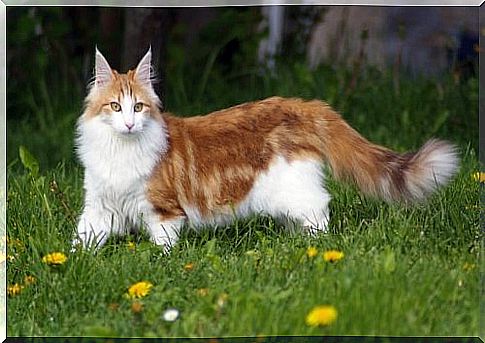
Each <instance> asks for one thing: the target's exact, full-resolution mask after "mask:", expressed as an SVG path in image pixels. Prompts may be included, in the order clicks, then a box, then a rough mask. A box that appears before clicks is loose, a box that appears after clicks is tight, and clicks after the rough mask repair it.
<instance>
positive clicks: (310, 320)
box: [305, 305, 337, 326]
mask: <svg viewBox="0 0 485 343" xmlns="http://www.w3.org/2000/svg"><path fill="white" fill-rule="evenodd" d="M336 319H337V310H336V309H335V307H333V306H328V305H322V306H316V307H314V308H313V309H312V310H311V311H310V312H309V313H308V315H307V316H306V319H305V322H306V323H307V325H309V326H325V325H330V324H332V323H333V322H334V321H335V320H336Z"/></svg>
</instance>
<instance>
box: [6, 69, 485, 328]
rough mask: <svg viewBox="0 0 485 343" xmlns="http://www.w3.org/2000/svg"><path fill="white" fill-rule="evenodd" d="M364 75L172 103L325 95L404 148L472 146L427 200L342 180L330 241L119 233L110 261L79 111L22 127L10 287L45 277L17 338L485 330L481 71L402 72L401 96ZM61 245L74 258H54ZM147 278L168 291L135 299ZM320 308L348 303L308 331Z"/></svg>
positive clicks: (10, 223)
mask: <svg viewBox="0 0 485 343" xmlns="http://www.w3.org/2000/svg"><path fill="white" fill-rule="evenodd" d="M231 77H232V78H231ZM349 77H350V76H349V75H348V73H346V72H345V71H343V70H333V69H331V68H321V69H319V70H318V71H316V72H314V73H310V72H309V71H307V70H306V69H305V68H303V67H301V66H299V65H297V64H296V65H294V66H289V67H288V68H287V69H286V70H285V71H283V70H282V71H281V73H278V77H277V78H269V77H261V76H258V75H257V74H251V75H250V76H244V77H238V76H237V75H236V76H231V75H229V76H227V77H226V78H224V79H221V78H217V77H216V76H213V77H212V78H211V77H209V81H208V82H207V83H206V85H204V87H205V89H204V94H205V95H206V96H205V97H204V98H202V99H199V100H198V101H194V102H192V101H191V99H190V97H189V98H188V99H186V98H185V100H183V101H182V100H180V101H178V100H174V99H182V98H184V97H181V96H176V95H177V94H170V92H171V91H170V90H169V92H168V94H167V97H166V98H167V104H166V106H167V108H169V109H173V110H175V112H177V113H182V114H183V113H192V114H193V113H204V112H208V111H210V110H214V109H217V108H222V107H225V106H228V105H232V104H235V103H238V102H242V101H247V100H254V99H258V98H262V97H265V96H268V95H275V94H277V95H286V96H303V97H306V98H313V97H318V98H322V99H327V100H328V101H329V102H330V103H331V104H332V105H333V106H335V107H336V108H337V109H339V110H340V111H341V112H342V113H343V115H344V117H345V118H346V119H347V120H348V121H349V122H350V123H351V124H352V125H353V126H354V127H356V128H357V129H358V130H359V131H360V132H361V133H363V134H364V135H365V136H366V137H368V138H369V139H371V140H373V141H375V142H378V143H380V144H385V145H387V146H390V147H392V148H393V149H396V150H398V151H405V150H408V149H415V148H417V147H418V146H420V145H421V144H422V143H423V142H424V141H425V140H426V139H427V138H429V137H430V136H439V137H443V138H446V139H450V140H452V141H454V142H456V143H457V144H458V145H459V146H460V149H461V157H462V165H461V169H460V172H459V174H458V176H457V177H456V178H455V179H454V181H453V182H452V183H451V184H450V186H449V187H447V188H445V189H443V190H441V191H440V192H438V193H437V194H435V195H434V196H433V197H431V199H430V200H429V201H428V202H426V203H423V204H419V205H416V206H412V207H403V206H401V205H399V204H391V205H389V204H385V203H383V202H380V201H378V200H373V199H369V198H364V197H362V196H361V195H359V193H358V192H357V191H356V190H355V189H354V188H353V187H351V186H348V185H343V184H341V183H337V182H335V181H333V180H332V179H331V177H330V180H329V182H328V188H329V189H330V191H331V193H332V194H333V196H334V199H333V200H332V202H331V215H332V217H331V222H330V227H331V233H330V234H327V235H323V236H319V237H316V238H309V237H306V236H302V235H298V234H292V233H288V232H285V231H284V229H283V228H282V227H280V226H279V225H278V224H276V223H275V222H274V220H273V219H272V218H268V217H264V216H255V217H252V218H248V219H246V220H241V219H237V220H235V222H234V224H233V225H231V226H229V227H219V228H217V229H216V230H211V229H209V228H208V229H206V230H202V231H200V232H194V231H192V230H186V231H185V232H184V233H183V236H182V237H181V239H180V242H179V243H178V244H177V245H176V246H175V247H174V248H173V250H172V251H171V253H170V254H169V255H164V254H163V252H162V251H161V250H160V249H159V248H158V247H156V246H154V245H152V244H151V243H150V242H149V241H148V239H147V237H146V235H145V234H143V233H142V234H141V235H130V236H128V237H123V238H119V239H111V240H110V241H109V242H108V244H107V245H106V246H105V247H104V248H103V249H102V250H101V251H100V252H99V253H98V254H96V255H93V254H91V253H89V252H78V253H72V254H71V253H69V248H70V247H69V242H70V240H71V237H72V234H73V232H74V228H75V225H76V218H77V216H78V214H79V213H80V209H81V207H82V196H83V193H82V170H81V168H80V167H79V166H78V165H77V163H76V162H75V159H74V158H73V157H72V154H71V153H70V152H69V149H72V137H71V133H72V125H73V124H74V122H75V113H76V111H75V110H74V109H73V108H71V109H69V111H67V112H69V113H71V114H69V113H67V112H66V116H65V117H64V119H63V120H61V121H58V122H56V121H53V122H52V123H50V124H49V123H48V125H47V126H46V127H47V128H49V129H48V130H47V131H50V135H44V131H43V130H45V129H39V127H40V126H38V125H36V124H35V123H31V124H30V125H27V124H26V123H25V121H24V122H23V124H21V121H14V120H11V121H9V122H8V140H9V141H8V142H9V167H8V195H7V200H8V201H7V235H8V239H9V244H8V247H7V248H8V258H7V260H8V263H7V275H8V284H9V285H12V284H15V283H19V284H24V279H25V277H26V276H33V277H35V279H36V282H35V283H33V284H30V285H26V286H25V287H24V288H23V289H22V291H21V292H20V294H17V295H15V296H11V297H9V299H8V309H9V311H8V318H7V319H8V321H7V325H8V332H9V335H11V336H17V335H20V336H24V335H28V336H38V335H39V336H52V335H56V336H64V335H67V336H69V335H74V336H77V335H85V336H140V337H152V336H170V337H179V336H183V337H193V336H204V337H209V336H255V335H392V336H400V335H412V336H427V335H435V336H436V335H439V336H457V335H459V336H477V335H478V334H479V307H478V303H479V294H480V287H479V273H480V271H479V269H480V268H479V267H478V266H479V265H480V264H479V261H478V256H479V249H480V239H481V236H480V235H481V233H480V226H479V192H480V185H479V183H478V182H477V181H475V180H473V178H472V177H471V175H472V174H473V173H474V172H475V171H476V170H478V162H477V161H478V157H477V149H476V147H477V145H478V143H477V138H478V132H477V131H478V129H477V126H476V122H477V118H478V116H477V96H478V89H477V86H476V83H477V81H476V80H469V81H468V82H464V83H460V84H455V83H454V82H453V81H452V80H451V79H448V78H443V79H442V80H429V79H415V80H407V79H405V78H401V85H400V88H399V93H398V92H396V91H395V90H394V89H393V88H392V78H391V76H390V74H387V73H385V72H384V73H381V72H378V71H375V70H371V69H369V70H366V71H365V72H364V73H363V74H362V76H361V79H360V81H359V83H358V86H357V87H356V89H355V90H352V91H351V92H348V91H347V89H348V88H347V84H348V80H349ZM185 81H186V82H185V84H187V85H189V84H190V82H188V80H185ZM167 82H168V84H169V85H170V84H171V83H170V82H173V81H171V80H170V79H169V80H167ZM177 82H179V83H178V89H180V87H184V83H183V82H182V83H180V80H179V81H177ZM187 87H188V86H187ZM192 87H194V88H195V89H199V87H200V86H199V85H197V84H195V85H193V86H192ZM169 89H170V87H169ZM183 93H184V95H185V97H186V96H187V94H191V89H190V88H189V89H184V90H183ZM171 99H172V100H171ZM77 103H80V101H78V102H77ZM11 124H12V125H11ZM25 137H31V138H32V141H30V140H27V139H26V138H25ZM20 144H22V145H25V146H26V147H27V148H28V150H30V151H31V152H32V154H33V155H34V156H35V157H36V158H37V159H39V160H40V161H39V162H40V165H41V168H40V172H39V174H38V175H33V174H31V173H29V172H28V171H27V170H25V169H24V168H23V167H22V164H21V163H20V161H19V159H18V158H17V157H16V151H17V150H18V146H19V145H20ZM57 146H61V147H63V148H62V149H65V150H63V152H62V153H61V154H60V155H59V156H60V157H59V159H58V160H57V161H56V160H55V159H54V160H53V158H52V155H51V151H54V150H55V147H57ZM66 151H68V152H66ZM44 156H46V157H44ZM56 156H57V155H56ZM130 242H133V243H134V246H133V245H132V244H131V243H130ZM310 246H313V247H316V248H317V249H318V255H317V256H315V257H313V258H310V257H308V256H307V254H306V251H307V249H308V247H310ZM331 249H336V250H339V251H342V252H344V254H345V256H344V258H343V259H342V260H340V261H338V262H336V263H329V262H325V261H324V259H323V258H322V254H323V252H325V251H327V250H331ZM54 251H59V252H64V253H65V254H66V255H67V257H68V259H67V261H66V262H65V263H64V264H62V265H60V266H56V267H54V266H48V265H46V264H45V263H43V262H42V257H43V256H44V255H46V254H47V253H50V252H54ZM188 264H192V268H190V267H187V265H188ZM139 281H148V282H150V283H152V284H153V285H154V286H153V288H152V289H151V291H150V293H149V294H148V295H147V296H146V297H143V298H141V299H139V300H132V299H128V298H126V296H125V294H126V292H127V289H128V287H130V286H131V285H132V284H134V283H136V282H139ZM134 302H139V303H141V304H142V307H141V309H140V307H139V306H138V305H136V306H133V303H134ZM317 305H331V306H334V307H335V309H336V310H337V312H338V317H337V319H336V321H335V322H333V323H332V324H330V325H328V326H324V327H310V326H308V325H307V324H306V323H305V317H306V316H307V314H308V313H309V312H310V311H311V310H312V308H314V307H315V306H317ZM137 306H138V307H137ZM168 308H176V309H177V310H178V311H179V312H180V317H179V319H177V320H176V321H175V322H166V321H164V320H163V319H162V315H163V312H164V311H165V310H166V309H168Z"/></svg>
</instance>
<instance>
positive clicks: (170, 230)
mask: <svg viewBox="0 0 485 343" xmlns="http://www.w3.org/2000/svg"><path fill="white" fill-rule="evenodd" d="M184 223H185V217H182V216H180V217H173V218H164V217H163V216H159V215H157V214H156V213H150V214H148V215H146V216H145V218H144V224H145V228H146V229H147V231H148V233H149V234H150V237H151V239H152V241H153V242H154V243H155V244H156V245H160V246H163V248H164V250H165V251H169V250H170V248H171V247H172V246H173V245H174V244H175V243H176V242H177V240H178V238H179V235H180V229H181V228H182V226H183V225H184Z"/></svg>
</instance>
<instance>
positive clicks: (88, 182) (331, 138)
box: [75, 51, 459, 249]
mask: <svg viewBox="0 0 485 343" xmlns="http://www.w3.org/2000/svg"><path fill="white" fill-rule="evenodd" d="M150 59H151V52H150V51H148V53H147V54H146V55H145V56H144V57H143V59H142V60H141V61H140V63H139V65H138V67H137V68H136V69H135V70H132V71H129V72H128V73H127V74H119V73H118V72H116V71H114V70H112V69H111V68H110V67H109V64H108V62H107V61H106V60H105V58H104V57H103V56H102V55H101V53H99V51H96V79H95V81H94V83H93V85H92V86H91V88H90V91H89V94H88V96H87V98H86V106H85V111H84V113H83V115H82V116H81V117H80V119H79V122H78V126H77V132H78V135H77V151H78V155H79V157H80V160H81V162H82V164H83V166H84V167H85V179H84V188H85V205H84V209H83V213H82V215H81V218H80V221H79V226H78V232H77V233H78V234H77V238H76V240H75V243H82V244H83V245H88V244H89V243H95V244H96V245H98V246H100V245H102V244H103V243H104V242H105V240H106V237H108V235H109V234H124V233H126V232H127V230H129V229H132V228H139V227H141V226H144V227H145V228H146V229H147V230H148V232H149V233H150V234H151V237H152V239H153V241H154V242H155V243H157V244H160V245H163V246H165V247H166V248H167V249H168V248H169V247H170V246H172V245H173V244H174V243H175V241H176V240H177V236H178V234H179V232H180V229H181V227H182V226H183V225H184V224H185V223H189V224H190V225H193V226H195V227H197V226H200V225H204V224H219V225H223V224H225V223H228V222H230V221H231V220H232V219H234V217H235V216H241V217H244V216H247V215H250V214H252V213H266V214H269V215H272V216H275V217H277V218H281V219H284V220H286V221H288V222H291V223H294V224H296V226H297V227H300V228H302V230H303V231H304V232H309V233H315V232H325V231H326V230H327V227H328V218H329V209H328V203H329V201H330V199H331V197H330V194H329V193H328V191H327V190H326V189H325V185H324V175H323V172H322V165H328V166H329V167H330V169H331V171H332V173H333V174H334V175H335V177H336V178H337V179H340V180H344V181H350V182H353V183H355V184H356V185H357V186H358V188H359V189H360V190H361V191H362V192H363V193H365V194H368V195H370V196H374V197H379V198H382V199H384V200H385V201H389V202H390V201H404V202H415V201H421V200H423V199H425V198H426V197H427V196H429V195H430V194H432V193H433V192H434V191H436V190H437V189H438V188H439V187H440V186H443V185H445V184H446V183H447V182H448V181H449V180H450V179H451V178H452V176H453V175H454V174H455V172H456V170H457V168H458V164H459V160H458V154H457V151H456V148H455V147H454V146H453V145H452V144H450V143H447V142H445V141H441V140H436V139H432V140H430V141H428V142H427V143H426V144H425V145H424V146H423V147H422V148H421V149H420V150H418V151H417V152H413V153H405V154H399V153H396V152H393V151H391V150H389V149H387V148H384V147H382V146H378V145H376V144H373V143H370V142H369V141H367V140H366V139H365V138H363V137H362V136H361V135H360V134H359V133H357V132H356V131H355V130H354V129H352V128H351V127H350V126H349V125H348V124H347V123H346V122H345V121H344V120H343V119H342V118H341V117H340V115H339V114H337V113H336V112H335V111H334V110H333V109H332V108H331V107H330V106H329V105H327V104H326V103H324V102H322V101H320V100H311V101H306V100H302V99H285V98H280V97H272V98H268V99H265V100H262V101H255V102H249V103H245V104H241V105H238V106H234V107H231V108H228V109H224V110H220V111H217V112H214V113H211V114H208V115H204V116H195V117H191V118H184V119H183V118H179V117H176V116H174V115H172V114H170V113H163V112H161V110H160V107H161V106H160V101H159V99H158V97H157V96H156V94H155V92H154V91H153V87H152V84H151V79H152V76H153V75H152V74H151V66H150ZM113 103H115V104H113ZM140 104H141V105H140Z"/></svg>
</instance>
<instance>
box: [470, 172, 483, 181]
mask: <svg viewBox="0 0 485 343" xmlns="http://www.w3.org/2000/svg"><path fill="white" fill-rule="evenodd" d="M472 177H473V179H474V180H475V181H480V182H485V173H483V172H476V173H473V175H472Z"/></svg>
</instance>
